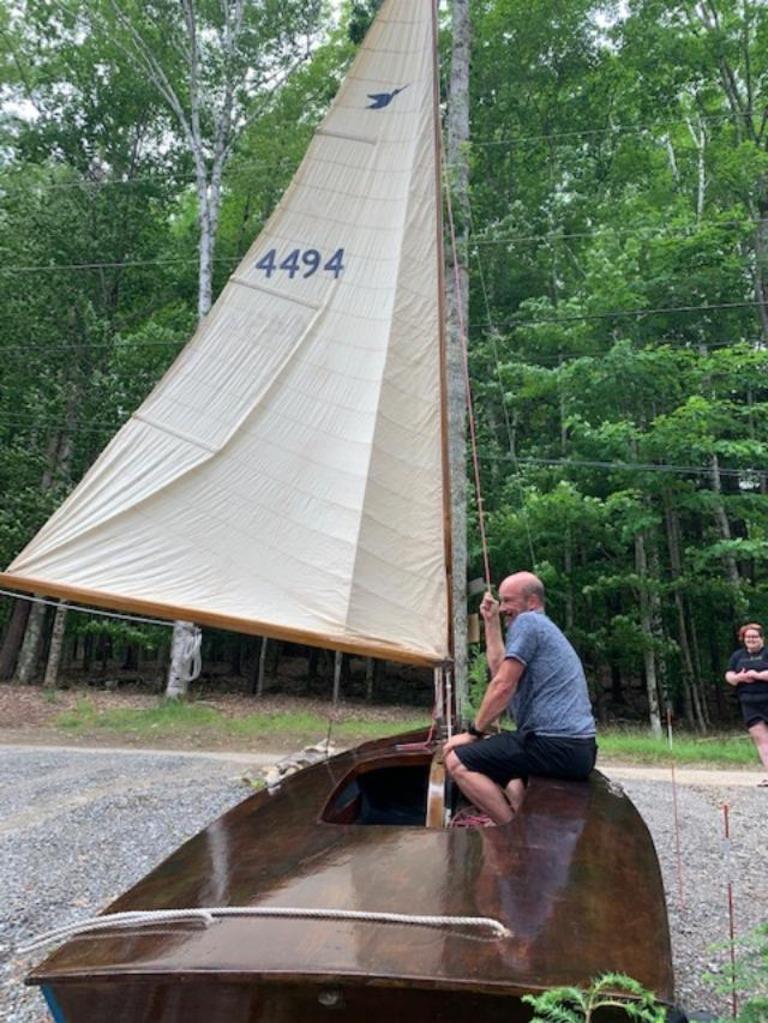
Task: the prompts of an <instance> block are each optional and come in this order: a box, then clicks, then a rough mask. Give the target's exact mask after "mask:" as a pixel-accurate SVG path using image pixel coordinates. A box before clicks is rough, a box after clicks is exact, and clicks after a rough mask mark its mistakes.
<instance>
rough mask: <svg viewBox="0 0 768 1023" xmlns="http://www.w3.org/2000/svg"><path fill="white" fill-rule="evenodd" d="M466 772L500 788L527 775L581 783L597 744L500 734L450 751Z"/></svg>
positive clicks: (586, 741) (594, 742)
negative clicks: (488, 780)
mask: <svg viewBox="0 0 768 1023" xmlns="http://www.w3.org/2000/svg"><path fill="white" fill-rule="evenodd" d="M453 752H454V753H455V754H456V756H457V757H458V758H459V760H460V761H461V762H462V764H463V765H464V767H466V768H467V770H468V771H477V772H479V773H480V774H484V775H486V776H487V777H488V778H491V779H492V780H493V781H495V782H496V784H497V785H501V786H504V785H506V784H507V782H510V781H511V780H512V779H513V778H522V779H523V780H527V778H528V776H529V775H531V774H536V775H542V776H543V777H546V778H567V779H570V780H572V781H584V779H585V778H587V777H588V775H589V772H590V771H591V770H592V768H593V767H594V766H595V760H596V759H597V742H596V741H595V739H594V738H589V739H565V738H560V737H557V738H556V737H554V736H544V735H536V734H535V733H533V732H528V733H527V734H526V735H521V734H520V733H519V732H500V733H499V734H498V735H492V736H491V737H490V738H488V739H481V740H480V741H479V742H472V743H467V745H466V746H457V747H456V748H455V749H454V751H453Z"/></svg>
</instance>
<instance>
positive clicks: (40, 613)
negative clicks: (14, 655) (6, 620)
mask: <svg viewBox="0 0 768 1023" xmlns="http://www.w3.org/2000/svg"><path fill="white" fill-rule="evenodd" d="M45 611H46V608H45V604H33V605H32V610H31V611H30V612H29V618H28V619H27V628H26V630H25V632H24V642H23V643H22V644H21V650H20V651H19V660H18V663H17V665H16V672H15V674H14V676H13V681H14V682H15V683H16V684H17V685H22V686H26V685H29V684H30V683H31V682H34V680H35V676H36V673H37V664H38V660H39V656H40V644H41V642H42V638H43V626H44V625H45Z"/></svg>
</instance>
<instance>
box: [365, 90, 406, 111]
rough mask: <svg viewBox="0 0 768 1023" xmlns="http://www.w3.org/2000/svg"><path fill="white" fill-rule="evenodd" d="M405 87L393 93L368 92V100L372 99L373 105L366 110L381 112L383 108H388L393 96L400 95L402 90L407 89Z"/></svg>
mask: <svg viewBox="0 0 768 1023" xmlns="http://www.w3.org/2000/svg"><path fill="white" fill-rule="evenodd" d="M407 88H408V86H407V85H402V86H401V87H400V88H399V89H395V90H394V91H393V92H369V93H368V99H372V100H373V103H371V105H370V106H369V107H366V108H365V109H366V110H383V109H384V107H388V106H389V104H390V103H391V102H392V100H393V99H394V98H395V96H397V95H398V93H401V92H402V91H403V90H404V89H407Z"/></svg>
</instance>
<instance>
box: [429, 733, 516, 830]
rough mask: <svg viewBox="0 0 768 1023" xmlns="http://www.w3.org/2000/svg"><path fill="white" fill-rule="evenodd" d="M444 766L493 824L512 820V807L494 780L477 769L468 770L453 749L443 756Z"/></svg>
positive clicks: (469, 798)
mask: <svg viewBox="0 0 768 1023" xmlns="http://www.w3.org/2000/svg"><path fill="white" fill-rule="evenodd" d="M445 766H446V768H447V770H448V773H449V774H450V776H451V778H453V780H454V781H455V782H456V784H457V785H458V786H459V788H460V789H461V791H462V792H463V793H464V795H465V796H466V797H467V799H468V800H469V801H470V802H471V803H473V804H474V805H475V806H476V807H477V808H478V810H482V811H483V813H487V814H488V816H489V817H490V818H491V820H492V821H493V823H494V824H508V823H509V822H510V821H511V820H512V818H513V816H514V814H513V812H512V808H511V807H510V805H509V803H508V802H507V800H506V798H505V797H504V793H503V792H502V790H501V788H500V787H499V786H498V785H497V784H496V782H495V781H491V779H490V778H489V777H487V775H485V774H480V772H479V771H468V770H467V768H466V767H465V766H464V765H463V764H462V762H461V761H460V760H459V758H458V757H457V756H456V753H455V752H454V751H453V750H451V751H450V753H449V754H448V756H447V757H446V758H445Z"/></svg>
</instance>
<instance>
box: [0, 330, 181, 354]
mask: <svg viewBox="0 0 768 1023" xmlns="http://www.w3.org/2000/svg"><path fill="white" fill-rule="evenodd" d="M191 338H192V334H189V335H187V337H184V338H178V339H175V340H166V341H125V340H117V339H116V340H115V341H95V342H90V341H82V342H77V341H73V342H71V343H69V344H59V343H58V342H57V343H55V344H50V345H47V344H45V343H44V342H43V343H42V344H40V343H37V342H36V343H34V344H28V345H3V344H0V355H9V354H13V353H16V354H19V355H25V354H26V353H28V352H72V353H73V354H74V353H77V352H83V351H88V352H90V351H100V350H102V349H106V350H112V351H113V352H114V353H115V354H116V355H117V354H119V353H120V352H123V351H132V350H133V349H134V348H135V349H137V350H139V349H143V348H174V347H178V346H181V345H185V344H187V342H188V341H190V340H191Z"/></svg>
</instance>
